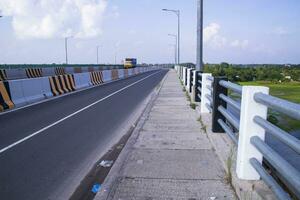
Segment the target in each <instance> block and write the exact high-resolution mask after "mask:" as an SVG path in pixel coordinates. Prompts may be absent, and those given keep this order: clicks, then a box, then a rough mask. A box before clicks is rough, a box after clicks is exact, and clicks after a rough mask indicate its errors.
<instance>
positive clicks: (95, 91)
mask: <svg viewBox="0 0 300 200" xmlns="http://www.w3.org/2000/svg"><path fill="white" fill-rule="evenodd" d="M166 72H167V71H166V70H161V71H154V72H147V73H144V74H140V75H138V76H135V77H131V78H128V79H125V80H120V81H117V82H113V83H110V84H106V85H103V86H100V87H95V88H92V89H89V90H85V91H81V92H78V93H74V94H71V95H68V96H64V97H61V98H57V99H54V100H51V101H48V102H44V103H41V104H37V105H34V106H31V107H28V108H24V109H21V110H17V111H15V112H11V113H7V114H4V115H0V124H1V125H0V199H9V200H14V199H17V200H20V199H22V200H27V199H28V200H29V199H30V200H32V199H67V198H68V197H69V196H70V195H71V193H72V192H74V190H75V188H76V187H77V186H78V185H79V183H80V181H81V180H82V179H83V178H84V176H85V175H86V173H87V172H88V170H89V169H90V167H91V166H92V165H93V164H94V163H95V162H96V161H97V160H98V159H99V158H100V157H101V155H102V154H104V153H105V151H107V149H108V148H109V146H108V144H110V145H111V144H113V142H116V141H117V140H118V139H120V137H121V136H120V132H122V131H121V129H122V128H123V126H124V124H125V122H126V121H128V119H130V117H131V116H132V114H133V111H134V110H136V109H137V107H138V105H139V104H140V103H141V102H143V100H144V99H145V98H146V97H147V96H148V95H149V94H150V92H151V91H152V90H153V89H154V88H155V87H156V86H157V85H158V83H159V82H160V81H161V80H162V78H163V77H164V75H165V74H166ZM123 131H125V130H123Z"/></svg>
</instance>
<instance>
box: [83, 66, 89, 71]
mask: <svg viewBox="0 0 300 200" xmlns="http://www.w3.org/2000/svg"><path fill="white" fill-rule="evenodd" d="M81 71H82V72H89V68H88V67H81Z"/></svg>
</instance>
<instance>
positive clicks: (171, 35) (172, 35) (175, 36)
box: [168, 34, 178, 64]
mask: <svg viewBox="0 0 300 200" xmlns="http://www.w3.org/2000/svg"><path fill="white" fill-rule="evenodd" d="M168 36H170V37H174V38H175V64H178V59H177V53H178V52H177V46H178V44H177V41H178V38H177V35H175V34H168Z"/></svg>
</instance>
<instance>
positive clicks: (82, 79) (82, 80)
mask: <svg viewBox="0 0 300 200" xmlns="http://www.w3.org/2000/svg"><path fill="white" fill-rule="evenodd" d="M74 81H75V87H76V89H81V88H86V87H89V86H90V85H92V83H91V80H90V73H88V72H86V73H80V74H74Z"/></svg>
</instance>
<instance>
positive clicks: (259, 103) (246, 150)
mask: <svg viewBox="0 0 300 200" xmlns="http://www.w3.org/2000/svg"><path fill="white" fill-rule="evenodd" d="M180 70H183V71H185V70H187V69H184V68H182V69H181V67H178V68H177V72H178V74H180ZM193 73H194V75H193V77H195V78H194V80H193V81H194V85H193V86H194V95H195V100H196V101H197V102H200V105H201V108H200V111H201V113H212V131H213V132H218V133H220V132H223V133H224V132H225V133H227V134H228V136H229V137H230V138H231V139H232V141H233V143H234V144H235V145H236V146H237V161H236V162H237V164H236V173H237V176H238V178H240V179H243V180H259V179H262V180H263V181H264V182H265V183H266V184H267V185H268V186H269V187H270V188H271V189H272V191H273V192H274V194H275V195H276V196H277V198H278V199H291V197H290V194H292V196H293V197H296V198H298V199H300V172H299V170H300V169H299V168H298V167H295V166H293V165H291V164H290V163H289V162H288V161H286V159H285V158H284V157H282V156H281V155H280V154H278V153H277V152H276V151H275V150H274V149H272V147H270V146H269V145H268V144H267V143H265V134H270V135H272V136H273V137H275V138H277V139H278V140H280V141H281V142H282V143H283V144H285V145H287V146H288V147H289V148H291V149H292V150H293V151H294V152H296V153H297V154H300V141H299V139H297V138H296V137H294V136H292V135H291V134H290V133H288V132H286V131H284V130H282V129H281V128H279V127H277V126H276V125H274V124H272V123H271V122H269V121H268V120H267V114H268V110H275V111H277V112H279V113H282V114H284V115H287V116H289V117H292V118H294V119H296V120H300V104H296V103H292V102H289V101H286V100H283V99H280V98H277V97H274V96H271V95H269V88H267V87H261V86H240V85H238V84H235V83H232V82H230V81H228V80H227V79H226V77H212V76H211V74H207V73H201V72H198V71H194V72H193ZM182 75H183V76H182V77H181V78H182V80H185V77H184V76H185V75H184V73H183V74H182ZM263 161H264V162H265V163H267V164H268V166H270V167H271V168H272V170H273V171H275V174H276V178H274V177H273V176H271V175H270V173H269V172H268V170H267V169H266V168H265V167H264V166H263V164H262V163H263ZM277 180H279V181H277ZM282 185H284V186H285V188H287V189H283V187H282ZM287 190H288V192H289V193H288V192H287Z"/></svg>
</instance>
